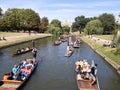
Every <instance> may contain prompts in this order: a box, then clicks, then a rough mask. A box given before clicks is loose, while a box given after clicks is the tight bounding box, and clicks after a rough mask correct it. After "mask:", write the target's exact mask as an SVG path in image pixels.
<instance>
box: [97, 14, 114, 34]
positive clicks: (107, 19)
mask: <svg viewBox="0 0 120 90" xmlns="http://www.w3.org/2000/svg"><path fill="white" fill-rule="evenodd" d="M99 20H100V21H101V22H102V25H103V34H112V33H114V31H115V18H114V16H113V15H112V14H107V13H103V14H102V15H100V16H99Z"/></svg>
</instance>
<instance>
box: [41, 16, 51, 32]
mask: <svg viewBox="0 0 120 90" xmlns="http://www.w3.org/2000/svg"><path fill="white" fill-rule="evenodd" d="M48 24H49V21H48V19H47V17H43V18H42V21H41V25H40V26H39V29H40V32H42V33H44V32H45V31H46V30H47V26H48Z"/></svg>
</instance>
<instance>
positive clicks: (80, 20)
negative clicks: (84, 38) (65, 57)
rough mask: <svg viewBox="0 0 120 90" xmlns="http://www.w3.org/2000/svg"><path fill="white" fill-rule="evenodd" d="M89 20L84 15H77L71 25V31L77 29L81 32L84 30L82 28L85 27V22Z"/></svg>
mask: <svg viewBox="0 0 120 90" xmlns="http://www.w3.org/2000/svg"><path fill="white" fill-rule="evenodd" d="M89 21H90V19H89V18H85V16H77V17H76V18H75V22H74V23H73V25H72V29H73V31H76V30H77V31H78V30H79V31H80V33H81V32H82V31H84V28H85V26H86V24H87V22H89Z"/></svg>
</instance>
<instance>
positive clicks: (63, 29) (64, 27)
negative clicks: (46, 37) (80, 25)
mask: <svg viewBox="0 0 120 90" xmlns="http://www.w3.org/2000/svg"><path fill="white" fill-rule="evenodd" d="M62 32H63V33H69V32H70V27H69V26H67V25H66V26H63V27H62Z"/></svg>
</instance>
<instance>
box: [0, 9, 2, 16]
mask: <svg viewBox="0 0 120 90" xmlns="http://www.w3.org/2000/svg"><path fill="white" fill-rule="evenodd" d="M0 16H2V8H0Z"/></svg>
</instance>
